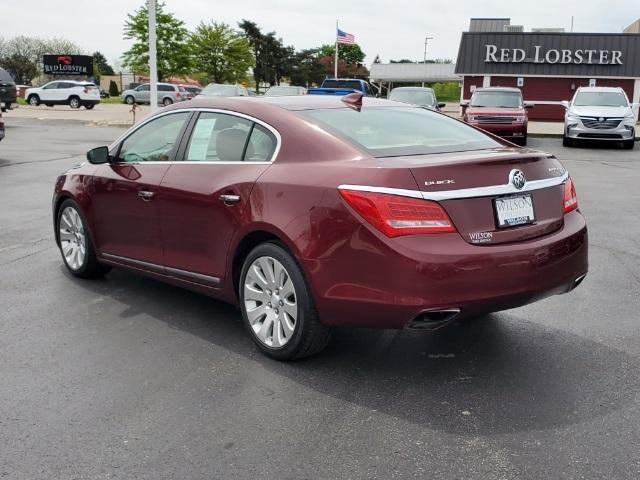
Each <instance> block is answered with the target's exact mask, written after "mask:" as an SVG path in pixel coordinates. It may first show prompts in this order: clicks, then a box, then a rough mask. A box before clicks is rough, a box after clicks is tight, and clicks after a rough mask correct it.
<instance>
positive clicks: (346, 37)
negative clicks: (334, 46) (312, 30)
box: [337, 29, 356, 45]
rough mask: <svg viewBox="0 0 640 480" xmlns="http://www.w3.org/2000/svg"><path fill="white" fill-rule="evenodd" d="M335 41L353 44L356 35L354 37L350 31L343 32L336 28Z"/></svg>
mask: <svg viewBox="0 0 640 480" xmlns="http://www.w3.org/2000/svg"><path fill="white" fill-rule="evenodd" d="M337 42H338V43H344V44H345V45H353V44H354V43H356V37H354V36H353V35H352V34H350V33H347V32H343V31H342V30H340V29H338V37H337Z"/></svg>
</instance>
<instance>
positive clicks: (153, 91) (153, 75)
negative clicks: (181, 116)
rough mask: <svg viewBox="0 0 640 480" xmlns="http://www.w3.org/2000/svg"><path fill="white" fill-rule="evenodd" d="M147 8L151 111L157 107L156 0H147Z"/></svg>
mask: <svg viewBox="0 0 640 480" xmlns="http://www.w3.org/2000/svg"><path fill="white" fill-rule="evenodd" d="M147 6H148V10H149V84H150V85H149V104H150V105H151V113H153V112H155V111H156V110H157V109H158V63H157V58H156V55H157V53H156V47H157V40H156V7H157V5H156V0H147Z"/></svg>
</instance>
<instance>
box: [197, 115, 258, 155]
mask: <svg viewBox="0 0 640 480" xmlns="http://www.w3.org/2000/svg"><path fill="white" fill-rule="evenodd" d="M252 127H253V122H252V121H250V120H247V119H245V118H240V117H236V116H233V115H226V114H224V113H213V112H203V113H201V114H200V116H199V117H198V120H197V121H196V124H195V126H194V127H193V133H192V134H191V139H190V141H189V147H188V148H187V153H186V156H185V160H186V161H189V162H241V161H242V159H243V157H244V153H245V147H246V145H247V139H248V138H249V135H250V134H251V129H252Z"/></svg>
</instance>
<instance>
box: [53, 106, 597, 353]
mask: <svg viewBox="0 0 640 480" xmlns="http://www.w3.org/2000/svg"><path fill="white" fill-rule="evenodd" d="M310 126H312V127H313V128H310ZM87 158H88V160H89V163H85V164H83V165H80V166H77V167H74V168H72V169H70V170H68V171H67V172H66V173H64V174H63V175H61V176H60V177H59V178H58V179H57V181H56V182H55V191H54V197H53V219H54V224H55V238H56V242H57V244H58V246H59V248H60V250H61V253H62V258H63V261H64V264H65V265H66V267H67V268H68V270H69V271H70V272H71V273H72V274H73V275H75V276H78V277H94V276H99V275H102V274H104V273H106V272H107V271H108V270H109V268H111V267H122V268H125V269H130V270H132V271H134V272H137V273H142V274H145V275H149V276H151V277H153V278H156V279H160V280H164V281H167V282H170V283H173V284H177V285H181V286H184V287H187V288H191V289H194V290H196V291H199V292H203V293H206V294H208V295H211V296H213V297H216V298H218V299H221V300H224V301H228V302H231V303H233V304H236V305H238V306H239V308H240V312H241V315H242V319H243V321H244V324H245V326H246V328H247V331H248V333H249V335H250V336H251V338H252V339H253V340H254V341H255V343H256V344H257V346H258V347H259V348H260V349H261V350H262V351H263V352H264V353H265V354H267V355H269V356H271V357H274V358H277V359H281V360H286V359H292V358H297V357H303V356H306V355H310V354H312V353H315V352H318V351H319V350H321V349H322V348H323V347H324V346H325V345H326V343H327V341H328V339H329V336H330V333H331V327H332V326H335V325H354V326H364V327H377V328H411V329H435V328H438V327H441V326H443V325H445V324H447V323H449V322H450V321H451V320H452V319H454V318H463V317H469V316H475V315H479V314H483V313H486V312H494V311H498V310H503V309H508V308H514V307H518V306H520V305H525V304H528V303H530V302H533V301H536V300H539V299H541V298H544V297H546V296H550V295H556V294H562V293H567V292H569V291H571V290H573V289H574V288H575V287H576V286H577V285H578V284H579V283H580V282H581V281H582V279H583V278H584V277H585V275H586V273H587V245H588V241H587V228H586V223H585V220H584V218H583V216H582V214H581V213H580V211H579V210H578V202H577V197H576V190H575V188H574V185H573V182H572V180H571V178H570V177H569V174H568V173H567V172H566V171H565V169H564V168H563V166H562V165H561V164H560V162H559V161H558V160H557V159H556V158H555V157H554V156H553V155H551V154H548V153H544V152H536V151H533V150H527V151H526V152H525V151H521V149H519V148H517V147H514V146H513V145H512V144H511V143H509V142H506V141H504V140H501V139H499V138H497V137H493V136H490V135H488V134H487V133H485V132H483V131H482V130H479V129H475V128H471V127H469V126H467V125H465V124H464V123H462V122H459V121H457V120H454V119H452V118H449V117H447V116H445V115H440V114H439V113H437V112H434V111H431V110H429V109H425V108H419V107H415V106H411V105H398V103H397V102H390V101H387V100H379V99H374V98H364V99H363V98H362V95H361V94H355V95H351V96H348V97H342V98H339V97H333V96H307V95H303V96H298V97H277V98H276V97H274V98H268V99H267V98H243V99H239V98H236V99H234V98H215V99H211V98H200V99H194V100H193V101H191V102H187V103H182V104H176V105H172V106H171V107H168V108H165V109H163V110H162V111H160V112H159V113H156V114H155V115H152V116H150V117H148V118H147V119H145V120H144V121H143V122H141V123H140V124H138V125H136V126H134V127H132V128H131V129H130V130H129V131H127V132H126V133H125V134H124V135H122V136H121V137H120V138H119V139H118V140H116V141H115V142H114V143H113V144H111V145H110V146H109V147H106V146H105V147H98V148H95V149H93V150H91V151H89V152H88V154H87ZM105 288H107V287H105Z"/></svg>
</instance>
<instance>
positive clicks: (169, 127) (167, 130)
mask: <svg viewBox="0 0 640 480" xmlns="http://www.w3.org/2000/svg"><path fill="white" fill-rule="evenodd" d="M187 118H189V112H180V113H172V114H170V115H163V116H162V117H158V118H156V119H154V120H151V121H150V122H148V123H146V124H144V125H143V126H142V127H140V128H138V129H137V130H136V131H135V132H133V133H132V134H131V135H129V136H128V137H127V138H126V139H125V140H124V141H123V142H122V146H121V147H120V152H119V154H118V161H120V162H127V163H132V162H136V163H137V162H166V161H169V160H171V156H172V154H173V150H174V148H175V147H176V146H177V144H178V141H179V140H180V132H181V131H182V128H183V126H184V123H185V122H186V120H187Z"/></svg>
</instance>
